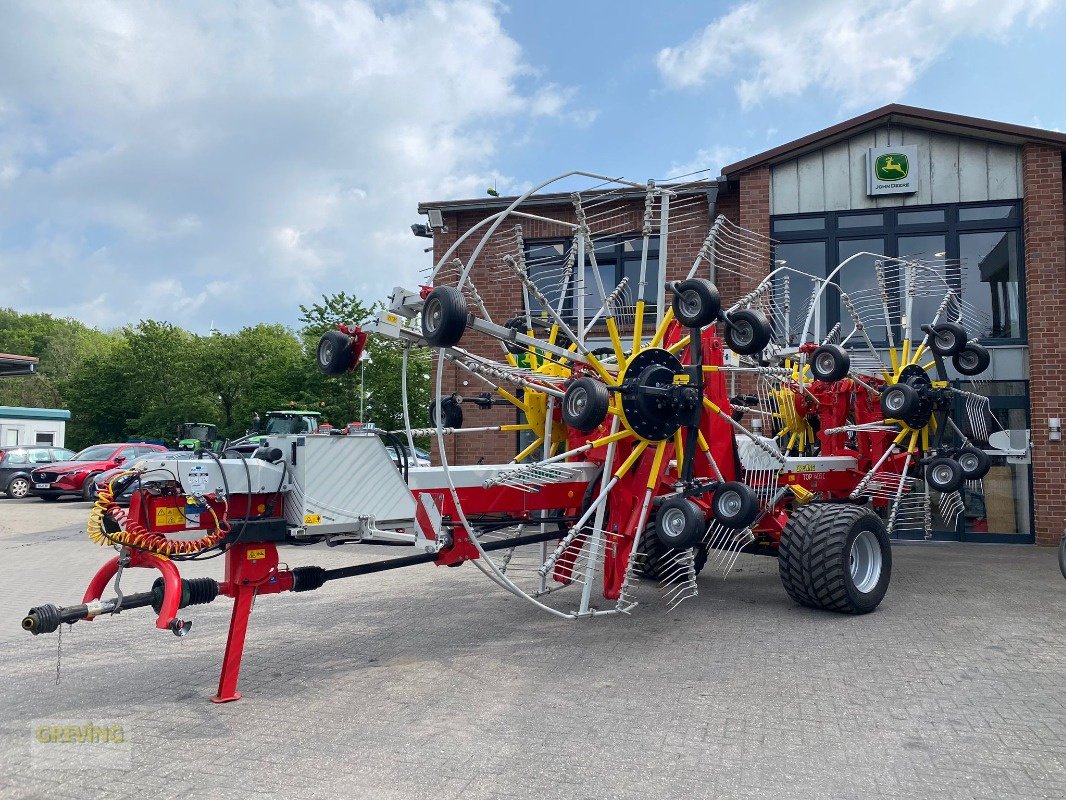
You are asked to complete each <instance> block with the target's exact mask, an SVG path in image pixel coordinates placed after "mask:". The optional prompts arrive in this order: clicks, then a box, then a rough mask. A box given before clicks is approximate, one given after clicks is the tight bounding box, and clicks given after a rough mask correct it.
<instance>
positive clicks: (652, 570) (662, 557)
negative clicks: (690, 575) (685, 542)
mask: <svg viewBox="0 0 1066 800" xmlns="http://www.w3.org/2000/svg"><path fill="white" fill-rule="evenodd" d="M640 550H641V554H640V556H639V557H638V560H637V561H636V563H635V564H634V567H635V568H636V570H637V572H638V573H639V574H640V576H641V577H642V578H647V579H648V580H652V581H661V580H662V579H663V578H664V577H665V576H666V572H667V568H668V567H669V566H670V565H671V564H673V556H674V555H675V554H676V553H677V550H673V549H669V548H665V547H663V543H662V542H660V541H659V537H658V536H656V535H655V525H654V524H652V525H649V526H648V527H646V528H645V529H644V535H643V536H641V537H640ZM694 566H695V568H696V574H697V575H699V574H700V573H701V572H703V568H704V567H705V566H707V547H706V545H704V544H703V543H702V542H700V543H699V544H698V545H696V552H695V564H694Z"/></svg>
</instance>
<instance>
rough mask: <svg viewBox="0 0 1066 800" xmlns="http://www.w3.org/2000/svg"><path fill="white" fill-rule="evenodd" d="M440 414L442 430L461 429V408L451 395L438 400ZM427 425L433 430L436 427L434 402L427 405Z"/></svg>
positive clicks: (435, 405) (435, 404)
mask: <svg viewBox="0 0 1066 800" xmlns="http://www.w3.org/2000/svg"><path fill="white" fill-rule="evenodd" d="M440 413H441V416H442V417H443V418H444V419H443V420H442V421H441V427H442V428H461V427H463V407H462V406H461V405H459V401H458V400H456V399H455V398H454V397H452V396H451V395H448V396H447V397H442V398H441V399H440ZM429 424H430V425H431V426H432V427H434V428H435V427H437V402H436V401H435V400H431V401H430V403H429Z"/></svg>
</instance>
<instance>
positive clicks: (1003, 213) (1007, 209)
mask: <svg viewBox="0 0 1066 800" xmlns="http://www.w3.org/2000/svg"><path fill="white" fill-rule="evenodd" d="M1017 210H1018V207H1017V206H1015V205H1009V206H980V207H978V208H960V209H959V222H972V221H973V220H979V219H1017Z"/></svg>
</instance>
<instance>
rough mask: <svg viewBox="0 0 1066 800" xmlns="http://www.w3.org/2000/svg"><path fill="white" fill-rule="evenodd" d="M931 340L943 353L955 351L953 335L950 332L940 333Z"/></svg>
mask: <svg viewBox="0 0 1066 800" xmlns="http://www.w3.org/2000/svg"><path fill="white" fill-rule="evenodd" d="M933 339H934V341H935V342H936V346H937V348H938V349H940V350H943V351H944V352H949V351H951V350H954V349H955V334H953V333H952V332H951V331H940V332H938V333H937V335H936V336H935V337H933Z"/></svg>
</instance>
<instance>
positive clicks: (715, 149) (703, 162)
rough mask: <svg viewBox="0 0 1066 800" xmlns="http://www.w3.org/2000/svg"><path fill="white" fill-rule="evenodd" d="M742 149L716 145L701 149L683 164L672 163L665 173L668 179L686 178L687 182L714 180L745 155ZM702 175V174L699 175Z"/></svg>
mask: <svg viewBox="0 0 1066 800" xmlns="http://www.w3.org/2000/svg"><path fill="white" fill-rule="evenodd" d="M746 154H747V153H746V151H745V150H744V148H742V147H735V146H733V145H722V144H716V145H712V146H711V147H701V148H700V149H699V150H697V151H696V155H694V156H693V157H692V158H690V159H689V160H688V161H685V162H680V163H679V162H676V161H675V162H673V163H672V164H670V168H669V169H668V170H667V171H666V174H667V180H669V179H670V178H687V179H688V180H714V179H715V178H717V177H718V176H719V175H721V174H722V167H724V166H726V165H727V164H732V163H734V162H735V161H739V160H740V159H741V158H743V157H744V156H745V155H746ZM699 173H702V174H699Z"/></svg>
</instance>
